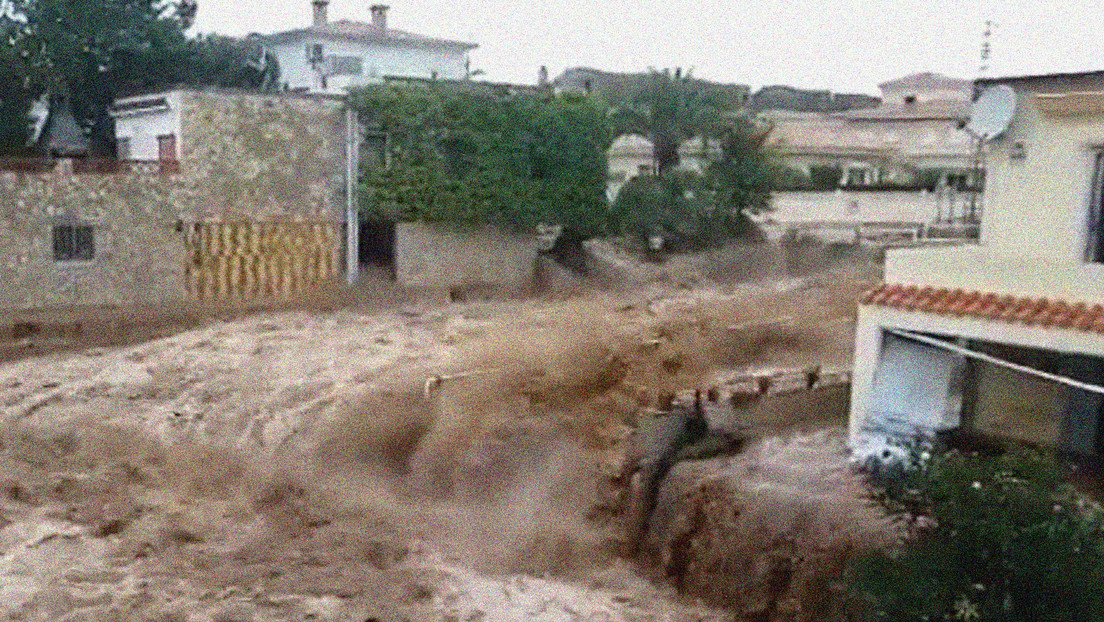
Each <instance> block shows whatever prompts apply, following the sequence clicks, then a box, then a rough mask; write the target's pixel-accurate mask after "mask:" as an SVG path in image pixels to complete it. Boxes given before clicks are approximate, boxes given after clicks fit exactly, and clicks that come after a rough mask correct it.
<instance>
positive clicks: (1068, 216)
mask: <svg viewBox="0 0 1104 622" xmlns="http://www.w3.org/2000/svg"><path fill="white" fill-rule="evenodd" d="M1015 89H1016V92H1017V105H1016V112H1015V115H1014V117H1013V120H1012V124H1011V126H1010V128H1009V130H1008V131H1007V132H1006V133H1005V134H1004V135H1002V136H1001V137H1000V138H999V139H997V140H996V141H994V142H992V143H990V145H989V152H988V156H987V167H988V170H989V178H988V187H987V192H986V194H987V198H986V201H985V217H984V222H983V226H982V230H981V235H982V242H983V243H984V244H986V245H987V246H988V247H989V248H990V249H991V250H992V251H993V252H995V253H999V254H1002V255H1027V256H1032V257H1040V258H1047V259H1052V260H1056V261H1060V262H1065V263H1070V264H1074V263H1082V262H1083V260H1084V254H1085V245H1086V236H1087V229H1088V226H1087V225H1088V212H1089V203H1090V199H1091V186H1092V175H1093V159H1094V156H1095V154H1096V152H1097V151H1098V150H1099V149H1100V147H1101V145H1104V117H1102V116H1101V115H1100V114H1094V115H1079V116H1045V115H1043V114H1041V112H1040V110H1039V107H1038V105H1037V103H1036V100H1035V94H1036V93H1045V92H1053V91H1055V90H1056V89H1055V87H1054V86H1053V85H1046V84H1042V83H1040V84H1036V85H1031V84H1027V85H1015ZM1073 89H1074V90H1097V91H1099V90H1102V89H1104V84H1095V85H1091V84H1090V85H1078V86H1075V87H1073ZM1017 143H1020V144H1022V146H1023V153H1024V154H1025V157H1024V158H1023V159H1019V158H1015V157H1012V153H1011V151H1012V148H1013V146H1014V145H1016V144H1017Z"/></svg>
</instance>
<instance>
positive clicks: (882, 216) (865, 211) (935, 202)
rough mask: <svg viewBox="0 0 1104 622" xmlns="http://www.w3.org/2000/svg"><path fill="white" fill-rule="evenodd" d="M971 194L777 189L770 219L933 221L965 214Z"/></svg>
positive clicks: (794, 221) (802, 221) (773, 196)
mask: <svg viewBox="0 0 1104 622" xmlns="http://www.w3.org/2000/svg"><path fill="white" fill-rule="evenodd" d="M968 201H969V195H968V194H966V193H960V192H954V191H951V190H943V191H939V192H927V191H910V192H899V191H884V192H882V191H877V192H875V191H867V192H855V191H848V190H842V189H841V190H834V191H832V190H829V191H822V192H807V191H777V192H774V193H773V194H772V196H771V208H772V211H771V212H770V213H769V214H768V215H767V220H768V222H770V221H775V222H779V223H809V222H817V221H833V222H850V223H855V224H859V223H863V222H917V223H930V222H933V221H935V220H936V218H937V217H942V218H946V217H947V216H948V214H954V215H956V216H961V215H962V214H963V213H964V212H965V209H966V206H967V204H968Z"/></svg>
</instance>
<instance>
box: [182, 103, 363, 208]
mask: <svg viewBox="0 0 1104 622" xmlns="http://www.w3.org/2000/svg"><path fill="white" fill-rule="evenodd" d="M182 101H183V106H182V107H183V118H182V122H181V141H180V160H181V174H182V177H183V183H184V186H185V188H186V191H187V194H188V203H189V204H190V207H191V208H193V210H194V214H195V216H196V218H198V219H216V220H224V221H234V220H274V219H276V220H278V219H285V218H290V219H293V220H309V221H331V222H337V221H341V220H343V213H344V200H345V191H344V171H345V142H344V127H345V125H344V121H345V120H344V113H343V104H342V102H341V100H339V99H334V98H326V97H317V96H316V97H307V96H297V95H283V94H280V95H277V94H272V95H266V94H255V93H233V92H225V91H192V92H185V93H184V96H183V98H182Z"/></svg>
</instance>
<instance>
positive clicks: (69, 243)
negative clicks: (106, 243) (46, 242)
mask: <svg viewBox="0 0 1104 622" xmlns="http://www.w3.org/2000/svg"><path fill="white" fill-rule="evenodd" d="M93 255H95V242H94V238H93V235H92V226H91V225H75V224H67V225H54V261H92V257H93Z"/></svg>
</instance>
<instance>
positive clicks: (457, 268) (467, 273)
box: [395, 222, 537, 288]
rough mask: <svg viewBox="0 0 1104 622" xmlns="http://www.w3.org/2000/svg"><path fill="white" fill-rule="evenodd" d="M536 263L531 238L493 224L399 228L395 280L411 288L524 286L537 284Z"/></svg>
mask: <svg viewBox="0 0 1104 622" xmlns="http://www.w3.org/2000/svg"><path fill="white" fill-rule="evenodd" d="M536 261H537V240H536V237H535V236H533V235H524V234H518V233H507V232H504V231H501V230H499V229H496V228H494V227H489V226H487V227H463V226H454V225H445V224H437V223H422V222H406V223H398V224H397V225H395V277H396V279H397V280H398V282H399V283H400V284H401V285H404V286H407V287H419V288H423V287H424V288H432V287H468V286H474V285H493V286H500V287H507V288H526V287H529V286H530V285H532V283H533V279H534V277H535V270H536Z"/></svg>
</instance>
